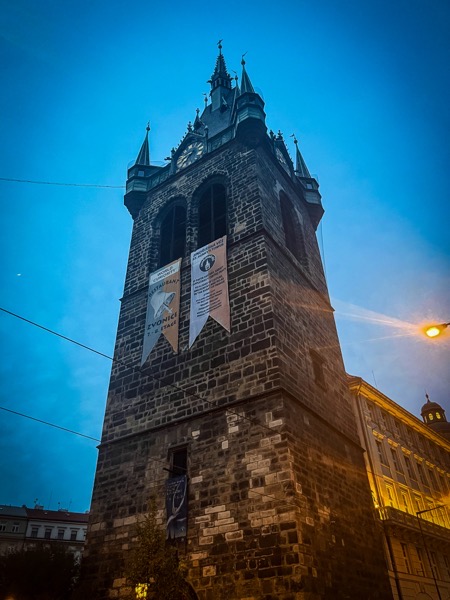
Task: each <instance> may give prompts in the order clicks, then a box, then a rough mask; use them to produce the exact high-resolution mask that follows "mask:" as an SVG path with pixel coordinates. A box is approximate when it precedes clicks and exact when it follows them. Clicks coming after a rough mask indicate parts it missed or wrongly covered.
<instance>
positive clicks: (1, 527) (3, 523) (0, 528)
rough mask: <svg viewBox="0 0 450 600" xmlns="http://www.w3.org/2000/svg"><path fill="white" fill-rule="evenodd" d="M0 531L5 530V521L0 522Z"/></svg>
mask: <svg viewBox="0 0 450 600" xmlns="http://www.w3.org/2000/svg"><path fill="white" fill-rule="evenodd" d="M0 531H6V521H2V522H1V523H0Z"/></svg>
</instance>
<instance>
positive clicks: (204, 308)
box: [189, 235, 230, 348]
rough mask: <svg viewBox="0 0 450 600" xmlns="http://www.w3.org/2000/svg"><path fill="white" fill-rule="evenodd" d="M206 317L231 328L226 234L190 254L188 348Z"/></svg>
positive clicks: (226, 327) (227, 328) (201, 327)
mask: <svg viewBox="0 0 450 600" xmlns="http://www.w3.org/2000/svg"><path fill="white" fill-rule="evenodd" d="M209 316H211V317H212V318H213V319H214V320H215V321H217V322H218V323H220V325H222V327H224V328H225V329H226V330H227V331H230V302H229V299H228V273H227V236H226V235H224V236H223V237H221V238H219V239H218V240H215V241H214V242H211V243H210V244H208V245H207V246H203V248H199V249H198V250H196V251H195V252H192V254H191V312H190V322H189V348H190V347H191V346H192V344H193V343H194V342H195V340H196V338H197V336H198V334H199V333H200V332H201V330H202V329H203V326H204V325H205V323H206V321H207V320H208V317H209Z"/></svg>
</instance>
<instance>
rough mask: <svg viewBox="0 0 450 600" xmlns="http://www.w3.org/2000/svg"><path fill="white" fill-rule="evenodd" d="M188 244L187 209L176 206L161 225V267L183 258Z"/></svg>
mask: <svg viewBox="0 0 450 600" xmlns="http://www.w3.org/2000/svg"><path fill="white" fill-rule="evenodd" d="M185 244H186V209H185V208H184V206H180V205H179V204H175V205H174V206H172V207H171V208H170V210H169V212H168V213H167V214H166V216H165V217H164V219H163V221H162V223H161V247H160V253H159V266H160V267H163V266H164V265H167V264H168V263H170V262H172V261H173V260H176V259H177V258H181V257H183V255H184V247H185Z"/></svg>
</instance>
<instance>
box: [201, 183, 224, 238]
mask: <svg viewBox="0 0 450 600" xmlns="http://www.w3.org/2000/svg"><path fill="white" fill-rule="evenodd" d="M226 232H227V196H226V190H225V187H224V186H223V185H222V184H220V183H213V184H212V185H210V186H209V187H208V188H207V189H206V191H205V192H203V194H202V195H201V196H200V200H199V203H198V244H197V245H198V247H199V248H201V247H202V246H205V245H206V244H209V243H210V242H213V241H214V240H217V238H220V237H222V236H224V235H225V234H226Z"/></svg>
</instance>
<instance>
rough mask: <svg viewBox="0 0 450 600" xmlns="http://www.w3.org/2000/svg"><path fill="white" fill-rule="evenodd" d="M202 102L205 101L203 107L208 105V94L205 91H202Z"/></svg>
mask: <svg viewBox="0 0 450 600" xmlns="http://www.w3.org/2000/svg"><path fill="white" fill-rule="evenodd" d="M203 96H204V98H203V102H204V103H205V108H206V107H207V106H208V94H205V92H203Z"/></svg>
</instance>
